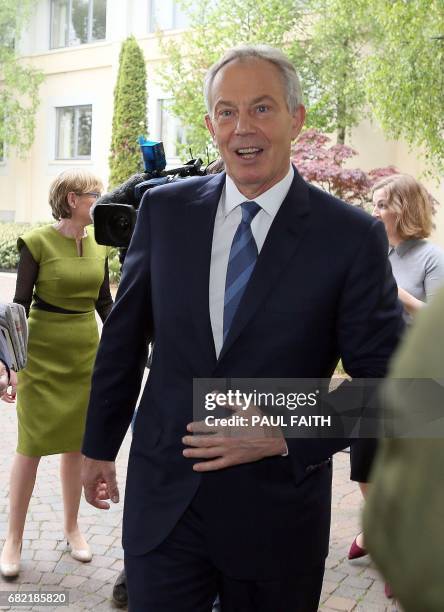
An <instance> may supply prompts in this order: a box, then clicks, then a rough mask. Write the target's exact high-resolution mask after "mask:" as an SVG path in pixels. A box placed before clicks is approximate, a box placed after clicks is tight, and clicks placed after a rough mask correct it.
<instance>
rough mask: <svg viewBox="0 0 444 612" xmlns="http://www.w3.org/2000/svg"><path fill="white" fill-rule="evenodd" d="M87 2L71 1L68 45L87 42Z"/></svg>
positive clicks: (81, 0) (85, 0)
mask: <svg viewBox="0 0 444 612" xmlns="http://www.w3.org/2000/svg"><path fill="white" fill-rule="evenodd" d="M88 11H89V0H72V12H71V27H70V35H69V45H70V46H72V45H81V44H82V43H87V42H88Z"/></svg>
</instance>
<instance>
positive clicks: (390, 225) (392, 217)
mask: <svg viewBox="0 0 444 612" xmlns="http://www.w3.org/2000/svg"><path fill="white" fill-rule="evenodd" d="M372 215H373V217H376V218H377V219H380V220H381V221H382V222H383V223H384V226H385V231H386V232H387V236H388V239H389V242H390V244H393V242H400V240H401V238H400V236H399V234H398V232H397V231H396V221H397V219H398V215H397V213H396V212H395V211H393V210H390V209H389V207H388V203H387V192H386V189H385V187H381V189H377V190H376V191H375V192H374V193H373V212H372Z"/></svg>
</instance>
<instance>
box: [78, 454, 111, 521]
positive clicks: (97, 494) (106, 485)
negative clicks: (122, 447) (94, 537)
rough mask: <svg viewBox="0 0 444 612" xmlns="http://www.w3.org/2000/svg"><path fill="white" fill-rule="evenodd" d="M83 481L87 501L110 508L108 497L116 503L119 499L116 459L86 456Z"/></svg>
mask: <svg viewBox="0 0 444 612" xmlns="http://www.w3.org/2000/svg"><path fill="white" fill-rule="evenodd" d="M82 481H83V487H84V489H85V499H86V501H87V502H88V503H89V504H91V505H92V506H94V507H95V508H100V510H109V508H110V505H109V503H108V502H107V501H105V500H107V499H110V500H111V501H112V502H113V503H114V504H117V503H118V501H119V488H118V486H117V480H116V466H115V464H114V461H99V460H97V459H89V457H85V458H84V461H83V466H82Z"/></svg>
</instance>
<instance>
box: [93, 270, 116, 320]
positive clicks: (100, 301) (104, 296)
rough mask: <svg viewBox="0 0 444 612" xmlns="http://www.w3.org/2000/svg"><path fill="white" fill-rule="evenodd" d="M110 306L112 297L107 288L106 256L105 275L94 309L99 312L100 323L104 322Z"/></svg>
mask: <svg viewBox="0 0 444 612" xmlns="http://www.w3.org/2000/svg"><path fill="white" fill-rule="evenodd" d="M112 307H113V298H112V297H111V291H110V289H109V272H108V258H106V259H105V277H104V279H103V283H102V285H101V287H100V291H99V296H98V298H97V301H96V310H97V312H98V313H99V317H100V318H101V319H102V323H104V322H105V320H106V318H107V316H108V315H109V313H110V311H111V308H112Z"/></svg>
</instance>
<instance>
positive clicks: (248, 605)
mask: <svg viewBox="0 0 444 612" xmlns="http://www.w3.org/2000/svg"><path fill="white" fill-rule="evenodd" d="M323 577H324V565H320V566H319V567H316V568H312V569H311V570H310V571H309V570H306V571H303V572H301V571H295V572H294V576H293V577H291V578H288V577H286V578H283V579H282V580H269V581H266V580H264V581H257V582H256V581H250V580H248V581H247V580H235V579H233V578H228V577H225V576H224V577H223V578H222V583H221V585H220V591H221V593H220V595H221V609H222V612H317V610H318V606H319V598H320V596H321V589H322V581H323Z"/></svg>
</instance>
